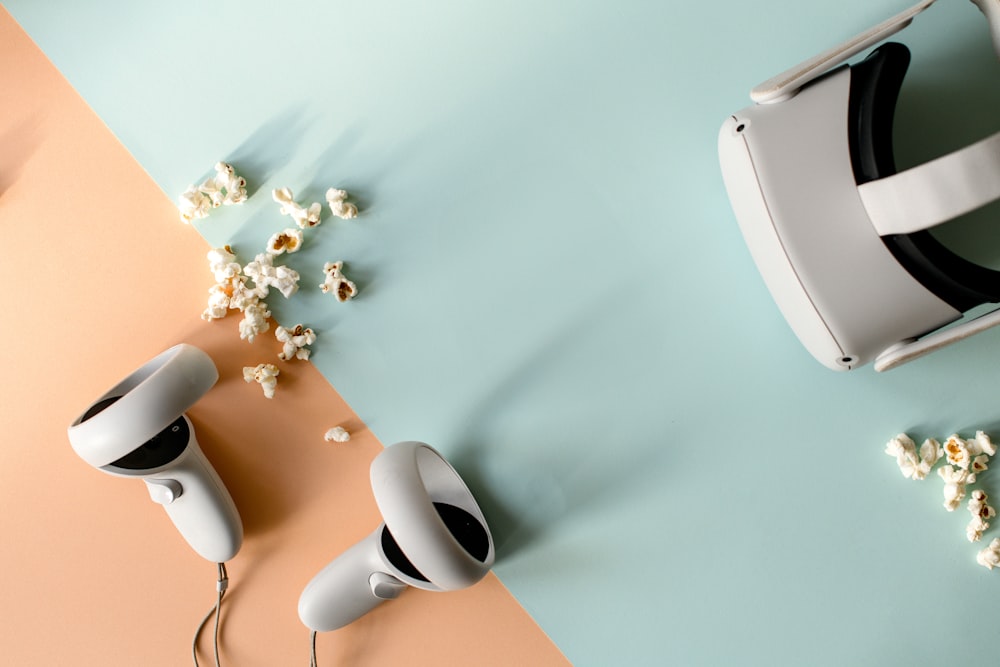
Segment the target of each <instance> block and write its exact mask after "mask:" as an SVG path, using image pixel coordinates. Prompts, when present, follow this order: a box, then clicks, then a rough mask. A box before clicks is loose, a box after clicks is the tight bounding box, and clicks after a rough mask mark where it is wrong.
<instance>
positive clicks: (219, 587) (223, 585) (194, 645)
mask: <svg viewBox="0 0 1000 667" xmlns="http://www.w3.org/2000/svg"><path fill="white" fill-rule="evenodd" d="M216 565H217V566H218V568H219V580H218V581H217V582H216V583H215V590H216V592H217V593H218V597H217V598H216V599H215V606H214V607H212V608H211V609H209V610H208V613H207V614H205V618H203V619H201V623H199V624H198V629H197V630H195V631H194V639H192V640H191V658H192V659H193V660H194V667H198V637H199V636H200V635H201V631H202V629H203V628H204V627H205V624H206V623H208V619H210V618H211V617H212V615H213V614H214V615H215V638H214V640H213V647H214V649H215V667H221V666H220V664H219V616H220V614H221V610H222V596H224V595H225V594H226V589H227V588H229V573H228V572H226V564H225V563H216Z"/></svg>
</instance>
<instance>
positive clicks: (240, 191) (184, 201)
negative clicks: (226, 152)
mask: <svg viewBox="0 0 1000 667" xmlns="http://www.w3.org/2000/svg"><path fill="white" fill-rule="evenodd" d="M246 200H247V182H246V179H245V178H243V177H241V176H237V175H236V170H235V169H233V167H232V165H229V164H226V163H225V162H216V163H215V177H214V178H211V177H210V178H207V179H205V181H204V182H203V183H202V184H201V185H199V186H198V187H195V186H193V185H189V186H188V189H187V190H185V191H184V193H183V194H181V196H180V197H178V198H177V202H178V208H179V209H180V212H181V220H183V221H184V222H191V221H192V220H195V219H200V218H206V217H208V214H209V211H210V210H211V209H213V208H217V207H219V206H223V205H225V206H229V205H230V204H242V203H243V202H245V201H246Z"/></svg>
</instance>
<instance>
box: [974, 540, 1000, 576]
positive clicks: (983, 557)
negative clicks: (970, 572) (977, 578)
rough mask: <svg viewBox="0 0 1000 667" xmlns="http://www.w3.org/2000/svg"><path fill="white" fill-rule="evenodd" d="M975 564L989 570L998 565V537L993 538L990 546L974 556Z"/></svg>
mask: <svg viewBox="0 0 1000 667" xmlns="http://www.w3.org/2000/svg"><path fill="white" fill-rule="evenodd" d="M976 562H977V563H979V564H980V565H982V566H983V567H985V568H988V569H990V570H992V569H993V568H994V567H996V566H997V565H1000V537H997V538H994V539H993V541H992V542H990V546H988V547H986V548H985V549H983V550H982V551H980V552H979V554H977V555H976Z"/></svg>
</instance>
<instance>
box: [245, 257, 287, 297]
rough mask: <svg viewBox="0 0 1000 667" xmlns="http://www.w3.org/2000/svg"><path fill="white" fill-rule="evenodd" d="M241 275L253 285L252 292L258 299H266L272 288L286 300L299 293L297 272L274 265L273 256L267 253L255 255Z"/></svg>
mask: <svg viewBox="0 0 1000 667" xmlns="http://www.w3.org/2000/svg"><path fill="white" fill-rule="evenodd" d="M243 273H244V274H245V275H246V276H247V277H248V278H249V279H250V280H253V283H254V292H255V293H256V294H257V296H259V297H260V298H262V299H263V298H264V297H266V296H267V295H268V294H269V293H270V289H271V288H272V287H274V288H275V289H277V290H278V291H279V292H281V294H282V296H284V297H285V298H286V299H287V298H288V297H290V296H292V295H293V294H295V293H296V292H297V291H299V272H298V271H296V270H295V269H290V268H288V267H287V266H284V265H280V264H279V265H278V266H275V265H274V256H273V255H269V254H267V253H261V254H259V255H257V256H256V257H255V258H254V260H253V261H252V262H250V263H249V264H247V265H246V266H244V267H243Z"/></svg>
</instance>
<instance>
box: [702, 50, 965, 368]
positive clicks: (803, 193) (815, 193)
mask: <svg viewBox="0 0 1000 667" xmlns="http://www.w3.org/2000/svg"><path fill="white" fill-rule="evenodd" d="M850 76H851V75H850V70H849V69H848V68H846V67H842V68H840V69H838V70H835V71H833V72H831V73H829V74H827V75H826V76H825V77H823V78H821V79H819V80H817V81H814V82H812V83H811V84H810V85H808V86H806V87H805V88H803V89H802V90H800V91H799V93H798V94H797V95H795V96H794V97H792V98H790V99H787V100H784V101H782V102H777V103H773V104H767V105H756V106H751V107H748V108H746V109H744V110H743V111H740V112H739V113H737V114H735V115H734V116H733V117H731V118H729V119H727V120H726V121H725V122H724V123H723V125H722V129H721V130H720V132H719V159H720V163H721V165H722V174H723V180H724V181H725V185H726V190H727V192H728V193H729V198H730V202H731V203H732V206H733V210H734V212H735V214H736V218H737V221H738V222H739V225H740V229H741V230H742V233H743V237H744V239H745V240H746V243H747V246H748V247H749V248H750V252H751V254H752V255H753V258H754V261H755V263H756V264H757V268H758V270H759V271H760V273H761V275H762V276H763V278H764V281H765V283H766V284H767V286H768V288H769V290H770V291H771V294H772V296H773V297H774V300H775V301H776V302H777V304H778V307H779V309H780V310H781V312H782V314H783V315H784V316H785V319H786V320H787V321H788V323H789V324H790V325H791V327H792V329H793V330H794V331H795V334H796V335H797V336H798V338H799V340H800V341H801V342H802V344H803V345H804V346H805V347H806V349H807V350H809V352H810V353H811V354H812V355H813V356H814V357H815V358H816V359H817V360H818V361H820V362H821V363H822V364H823V365H825V366H827V367H828V368H831V369H834V370H849V369H851V368H856V367H857V366H860V365H863V364H865V363H867V362H869V361H871V360H873V359H874V358H875V357H876V356H878V355H879V354H880V353H882V352H883V351H885V350H887V349H889V348H890V347H893V346H895V345H898V344H900V343H904V342H907V341H911V340H912V339H915V338H919V337H920V336H922V335H924V334H926V333H928V332H930V331H933V330H935V329H938V328H939V327H941V326H944V325H945V324H947V323H949V322H952V321H954V320H956V319H958V318H960V317H961V313H960V312H958V311H957V310H955V309H954V308H952V307H951V306H949V305H948V304H947V303H945V302H944V301H942V300H941V299H939V298H938V297H937V296H935V295H934V294H932V293H931V292H930V291H929V290H927V289H926V288H925V287H924V286H923V285H921V284H920V283H919V282H918V281H917V280H916V279H914V278H913V277H912V276H911V275H910V274H909V273H908V272H907V271H906V270H905V269H904V268H903V267H902V266H900V264H899V263H898V262H897V261H896V259H895V258H894V257H893V256H892V254H891V253H890V252H889V250H888V249H887V248H886V246H885V244H884V243H883V242H882V239H881V238H880V237H879V235H878V233H877V231H876V230H875V228H874V227H873V225H872V222H871V220H870V219H869V217H868V215H867V212H866V210H865V207H864V205H863V203H862V201H861V198H860V196H859V194H858V186H857V184H856V181H855V178H854V173H853V168H852V165H851V159H850V153H849V150H848V137H847V127H848V126H847V123H848V120H847V116H848V100H849V97H850Z"/></svg>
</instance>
